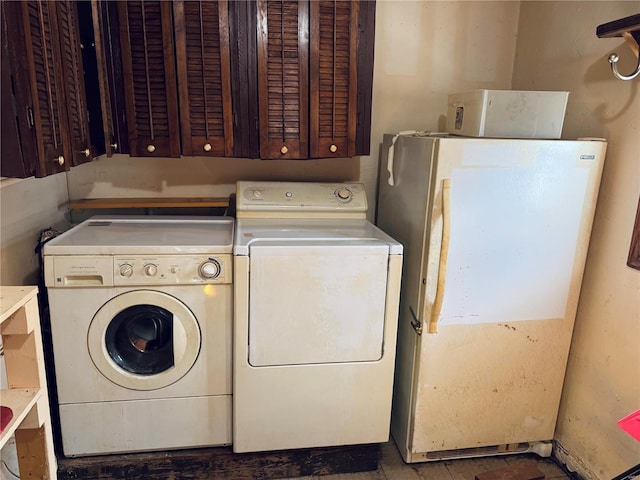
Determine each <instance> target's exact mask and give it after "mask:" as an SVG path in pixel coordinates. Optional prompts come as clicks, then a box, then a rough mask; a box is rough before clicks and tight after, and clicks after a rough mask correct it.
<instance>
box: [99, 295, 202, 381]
mask: <svg viewBox="0 0 640 480" xmlns="http://www.w3.org/2000/svg"><path fill="white" fill-rule="evenodd" d="M200 342H201V337H200V328H199V326H198V322H197V320H196V318H195V316H194V315H193V313H192V312H191V310H189V308H187V307H186V306H185V305H184V304H183V303H182V302H180V301H179V300H177V299H176V298H174V297H172V296H170V295H167V294H165V293H162V292H156V291H152V290H135V291H131V292H126V293H123V294H121V295H118V296H117V297H114V298H112V299H111V300H109V301H108V302H107V303H105V304H104V305H103V306H102V307H101V308H100V310H98V312H97V313H96V315H95V316H94V317H93V320H92V321H91V324H90V326H89V332H88V339H87V343H88V346H89V354H90V355H91V359H92V360H93V363H94V364H95V366H96V368H97V369H98V370H99V371H100V373H102V374H103V375H104V376H105V377H107V378H108V379H109V380H111V381H112V382H114V383H115V384H117V385H120V386H122V387H125V388H129V389H132V390H156V389H158V388H163V387H166V386H168V385H171V384H172V383H174V382H176V381H178V380H179V379H180V378H182V377H183V376H184V375H185V374H186V373H187V372H188V371H189V370H190V369H191V367H192V366H193V364H194V363H195V361H196V359H197V358H198V353H199V352H200Z"/></svg>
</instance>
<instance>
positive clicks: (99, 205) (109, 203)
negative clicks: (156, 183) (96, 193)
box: [69, 197, 229, 210]
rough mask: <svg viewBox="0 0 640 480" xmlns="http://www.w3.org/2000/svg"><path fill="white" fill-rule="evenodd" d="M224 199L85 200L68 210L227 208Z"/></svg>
mask: <svg viewBox="0 0 640 480" xmlns="http://www.w3.org/2000/svg"><path fill="white" fill-rule="evenodd" d="M227 206H229V199H228V198H226V197H193V198H189V197H177V198H87V199H80V200H71V201H70V202H69V209H70V210H86V209H111V208H196V207H227Z"/></svg>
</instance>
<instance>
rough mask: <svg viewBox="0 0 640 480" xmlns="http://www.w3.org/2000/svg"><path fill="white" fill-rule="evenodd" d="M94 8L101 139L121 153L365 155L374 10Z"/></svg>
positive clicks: (271, 4) (287, 0)
mask: <svg viewBox="0 0 640 480" xmlns="http://www.w3.org/2000/svg"><path fill="white" fill-rule="evenodd" d="M93 3H94V25H95V26H96V30H97V32H98V34H97V35H96V38H97V40H96V42H97V43H101V44H102V45H103V46H102V52H101V53H99V54H98V59H99V61H98V64H99V67H101V70H102V72H103V75H102V78H103V80H102V81H101V82H100V85H101V86H102V88H103V90H104V92H105V93H104V94H103V97H104V98H105V100H104V101H103V108H104V109H105V114H104V118H105V133H106V137H107V138H108V139H111V140H109V142H110V143H111V146H113V145H118V144H119V145H121V146H122V148H120V150H119V151H120V152H123V153H131V154H132V155H134V156H164V157H166V156H170V157H177V156H180V155H212V156H234V157H249V158H256V157H260V158H265V159H307V158H327V157H351V156H355V155H367V154H369V145H370V127H371V90H372V80H373V44H374V42H373V37H374V18H375V2H369V1H361V2H359V1H331V0H320V1H315V0H314V1H308V0H300V1H298V0H268V1H267V0H257V1H229V2H227V1H226V0H221V1H217V2H216V1H196V0H194V1H175V2H163V1H128V2H117V9H115V8H114V7H113V6H112V5H111V4H112V2H101V1H94V2H93ZM101 58H102V60H101ZM120 71H121V73H119V72H120ZM104 79H106V80H104ZM121 91H122V92H124V95H122V94H120V93H119V92H121ZM113 97H116V98H113ZM118 112H120V113H118ZM122 112H126V114H125V115H123V114H122ZM125 126H126V128H125ZM124 136H126V137H127V138H128V144H129V148H128V151H127V150H125V149H124V146H125V145H126V144H127V139H124V138H122V137H124ZM118 138H120V140H118ZM114 151H115V150H114ZM107 153H108V154H109V153H111V152H110V151H109V145H107Z"/></svg>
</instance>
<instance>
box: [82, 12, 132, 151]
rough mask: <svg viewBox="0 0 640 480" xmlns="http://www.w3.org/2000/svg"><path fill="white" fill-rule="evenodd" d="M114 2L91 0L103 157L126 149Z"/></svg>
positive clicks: (127, 148)
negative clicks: (102, 134)
mask: <svg viewBox="0 0 640 480" xmlns="http://www.w3.org/2000/svg"><path fill="white" fill-rule="evenodd" d="M117 3H118V2H113V1H111V0H106V1H105V0H92V1H91V16H92V20H93V35H94V41H95V45H96V73H97V77H98V87H99V89H100V109H101V115H102V128H103V132H104V143H105V145H104V147H105V152H106V154H107V157H111V156H113V155H114V154H116V153H129V133H128V128H127V114H126V108H125V95H124V80H123V72H122V54H121V49H120V34H119V32H120V23H119V21H118V5H117Z"/></svg>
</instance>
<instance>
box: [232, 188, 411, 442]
mask: <svg viewBox="0 0 640 480" xmlns="http://www.w3.org/2000/svg"><path fill="white" fill-rule="evenodd" d="M236 202H237V217H238V220H237V223H236V236H235V244H234V267H235V281H234V285H235V308H234V312H235V314H234V318H235V323H234V332H235V334H234V399H233V402H234V413H233V429H234V442H233V449H234V451H235V452H252V451H265V450H279V449H289V448H304V447H318V446H336V445H349V444H364V443H376V442H385V441H387V440H388V438H389V423H390V412H391V396H392V385H393V369H394V360H395V347H396V329H397V319H398V301H399V294H400V275H401V268H402V245H401V244H400V243H398V242H396V241H395V240H393V239H392V238H391V237H389V236H388V235H386V234H385V233H384V232H382V231H381V230H379V229H378V228H377V227H375V226H374V225H372V224H371V223H369V222H368V221H367V220H366V211H367V202H366V196H365V192H364V188H363V186H362V185H361V184H321V183H284V182H238V184H237V193H236Z"/></svg>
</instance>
